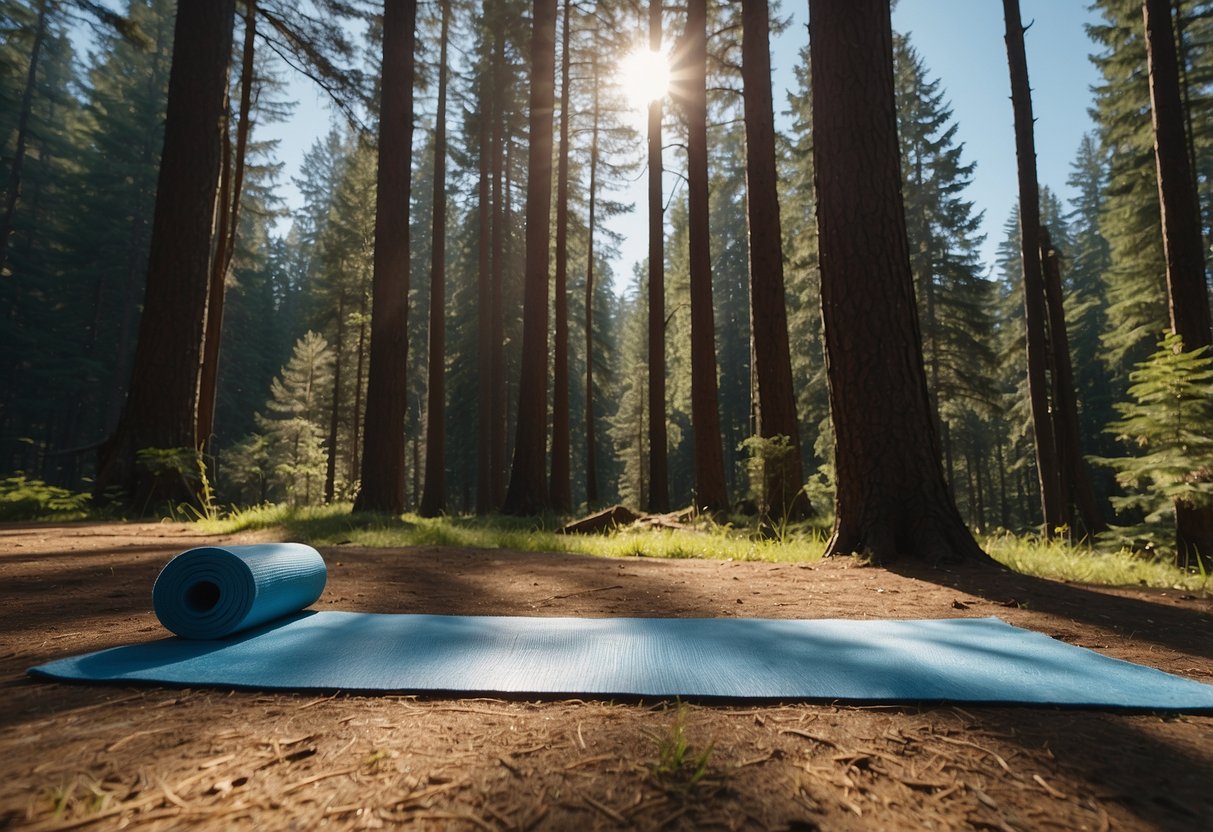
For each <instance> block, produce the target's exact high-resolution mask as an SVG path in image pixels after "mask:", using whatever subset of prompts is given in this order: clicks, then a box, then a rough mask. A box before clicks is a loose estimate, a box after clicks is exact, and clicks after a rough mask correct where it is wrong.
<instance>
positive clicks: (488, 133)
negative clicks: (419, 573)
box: [476, 0, 496, 514]
mask: <svg viewBox="0 0 1213 832" xmlns="http://www.w3.org/2000/svg"><path fill="white" fill-rule="evenodd" d="M491 8H492V7H491V3H490V0H484V3H483V4H482V6H481V17H482V18H484V19H485V20H489V19H490V11H491ZM480 85H481V86H480V178H479V181H478V183H477V191H476V195H477V208H476V215H477V220H478V222H479V224H480V228H479V236H478V251H477V254H478V259H477V279H476V347H477V356H476V359H477V379H476V381H477V414H476V419H477V422H476V513H477V514H488V513H489V512H491V511H492V510H493V509H494V508H496V506H495V505H494V503H493V484H492V483H493V469H492V464H491V460H492V453H491V448H492V441H493V357H492V351H493V318H492V306H491V304H492V297H493V291H492V286H493V276H492V271H491V269H492V227H491V226H492V216H493V213H492V204H491V203H490V189H491V168H490V164H489V162H490V158H489V157H490V155H491V154H492V152H493V149H492V141H493V140H492V119H493V118H494V116H495V109H496V108H495V107H494V106H493V95H492V90H491V88H490V87H489V84H488V80H487V79H486V78H485V77H484V76H481V78H480Z"/></svg>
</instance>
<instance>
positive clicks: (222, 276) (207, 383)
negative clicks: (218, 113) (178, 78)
mask: <svg viewBox="0 0 1213 832" xmlns="http://www.w3.org/2000/svg"><path fill="white" fill-rule="evenodd" d="M256 35H257V2H256V0H246V2H245V13H244V48H243V51H242V53H241V60H240V105H239V115H238V117H237V120H236V148H235V151H234V152H233V151H232V148H231V145H230V143H229V142H228V140H227V136H226V132H227V131H226V129H225V130H224V134H225V135H224V148H223V157H224V164H223V174H222V180H221V184H220V193H219V200H220V204H219V221H218V222H217V223H216V240H215V252H214V254H213V255H212V259H211V277H210V287H209V289H208V291H207V303H206V335H205V337H204V338H203V341H202V369H201V370H200V374H199V380H198V449H199V450H205V449H206V447H207V446H208V445H209V444H210V441H211V438H212V435H213V434H214V432H215V403H216V398H217V395H218V387H219V346H220V344H221V342H222V333H223V305H224V300H225V298H226V297H227V276H228V272H230V271H231V268H232V258H233V257H234V256H235V253H236V229H237V228H238V226H239V224H240V197H241V194H242V193H243V191H244V170H245V165H246V161H247V156H248V140H249V132H250V130H251V128H252V124H251V122H250V117H251V113H252V109H253V78H254V64H253V59H254V57H255V54H256V52H255V41H256ZM226 109H227V108H226V106H225V107H224V110H225V115H226ZM225 120H226V119H225ZM229 168H231V170H230V171H229ZM229 172H230V178H229Z"/></svg>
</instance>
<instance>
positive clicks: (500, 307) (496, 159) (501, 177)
mask: <svg viewBox="0 0 1213 832" xmlns="http://www.w3.org/2000/svg"><path fill="white" fill-rule="evenodd" d="M495 32H496V49H495V52H494V58H493V86H494V95H493V101H494V102H495V104H496V105H497V106H495V107H494V112H493V240H492V245H493V268H492V286H491V296H492V303H491V312H490V317H491V318H492V342H493V343H492V357H491V364H492V387H493V414H492V417H493V423H492V437H491V442H490V445H489V453H490V457H489V476H490V478H491V479H490V484H491V486H492V490H493V491H492V500H491V502H492V505H493V508H495V509H496V508H500V507H501V503H502V501H503V500H504V499H505V457H506V447H505V443H506V435H507V429H506V420H507V416H508V412H507V411H508V409H509V397H508V395H507V394H506V377H505V312H504V308H505V306H504V304H505V256H506V246H505V237H506V226H507V223H508V222H509V221H510V210H509V186H510V183H509V182H508V181H506V176H507V166H506V164H505V162H506V157H507V155H508V137H507V136H506V135H505V118H506V114H507V113H506V110H505V106H504V105H505V94H506V78H505V36H504V34H503V33H502V32H501V27H500V26H498V27H497V28H496V30H495Z"/></svg>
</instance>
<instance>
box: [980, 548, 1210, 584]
mask: <svg viewBox="0 0 1213 832" xmlns="http://www.w3.org/2000/svg"><path fill="white" fill-rule="evenodd" d="M985 550H986V551H987V552H989V553H990V555H991V556H992V557H993V558H994V559H995V560H997V561H998V562H999V563H1001V564H1003V565H1004V566H1008V567H1010V568H1011V569H1014V570H1015V571H1016V572H1020V573H1022V574H1024V575H1033V576H1035V577H1038V578H1049V579H1051V580H1055V581H1076V582H1079V583H1089V584H1104V585H1107V586H1146V587H1155V588H1158V589H1184V590H1188V591H1191V592H1209V591H1210V590H1213V584H1211V582H1210V576H1208V575H1200V574H1197V573H1195V572H1185V571H1184V570H1182V569H1180V568H1179V567H1177V566H1175V565H1173V564H1171V563H1168V562H1166V561H1163V560H1158V559H1155V558H1150V557H1143V556H1141V555H1137V554H1134V553H1133V552H1130V551H1128V550H1127V549H1121V550H1117V551H1112V550H1101V549H1091V548H1088V547H1086V546H1081V545H1079V546H1074V545H1070V544H1068V543H1064V542H1058V541H1054V542H1049V543H1042V542H1040V541H1038V540H1036V539H1034V538H1026V537H1016V536H1014V535H1010V534H1008V535H1002V536H999V537H991V538H988V539H987V540H986V541H985Z"/></svg>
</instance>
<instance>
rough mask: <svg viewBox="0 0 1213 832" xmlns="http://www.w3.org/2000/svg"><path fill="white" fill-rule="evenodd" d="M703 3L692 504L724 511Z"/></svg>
mask: <svg viewBox="0 0 1213 832" xmlns="http://www.w3.org/2000/svg"><path fill="white" fill-rule="evenodd" d="M707 40H708V33H707V0H690V2H689V3H688V4H687V28H686V35H685V36H684V47H685V49H686V53H685V58H684V60H685V63H684V66H685V68H686V71H687V74H688V76H689V79H688V81H687V82H686V84H685V85H684V87H683V90H684V95H685V107H686V118H687V197H688V200H689V212H688V213H689V225H688V229H687V230H688V237H689V244H690V252H689V255H690V258H689V259H690V280H691V425H692V428H691V429H692V431H693V432H694V434H695V505H696V507H697V508H700V509H706V510H707V511H711V512H720V511H726V510H727V509H728V507H729V498H728V495H727V494H726V493H725V484H724V455H723V454H722V452H721V448H720V411H719V406H718V402H717V395H718V389H717V380H716V325H715V322H714V321H713V310H712V252H711V229H710V227H709V206H708V127H707V119H708V113H707V109H708V104H707V64H708V50H707Z"/></svg>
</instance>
